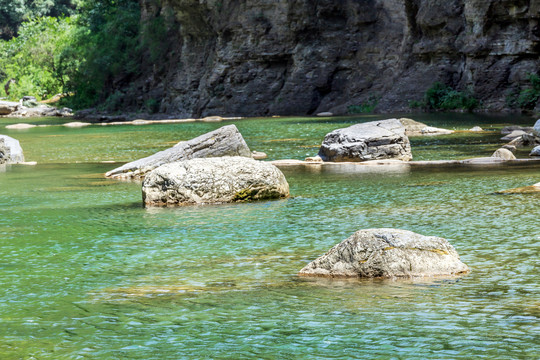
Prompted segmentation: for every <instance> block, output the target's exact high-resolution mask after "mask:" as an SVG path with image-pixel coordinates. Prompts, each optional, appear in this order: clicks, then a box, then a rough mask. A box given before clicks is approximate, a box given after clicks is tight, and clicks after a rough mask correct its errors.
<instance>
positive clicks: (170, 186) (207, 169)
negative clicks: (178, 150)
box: [142, 156, 289, 206]
mask: <svg viewBox="0 0 540 360" xmlns="http://www.w3.org/2000/svg"><path fill="white" fill-rule="evenodd" d="M142 193H143V201H144V203H145V204H146V205H147V206H179V205H195V204H218V203H232V202H244V201H253V200H265V199H279V198H285V197H288V196H289V184H288V183H287V180H286V179H285V176H284V175H283V173H282V172H281V171H280V170H279V169H278V168H277V167H275V166H274V165H272V164H270V163H266V162H261V161H257V160H254V159H250V158H246V157H241V156H235V157H219V158H207V159H192V160H186V161H179V162H174V163H171V164H166V165H163V166H160V167H158V168H157V169H155V170H153V171H151V172H150V173H149V174H147V176H146V178H145V179H144V182H143V185H142Z"/></svg>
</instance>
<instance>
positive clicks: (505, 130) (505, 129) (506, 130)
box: [501, 125, 533, 135]
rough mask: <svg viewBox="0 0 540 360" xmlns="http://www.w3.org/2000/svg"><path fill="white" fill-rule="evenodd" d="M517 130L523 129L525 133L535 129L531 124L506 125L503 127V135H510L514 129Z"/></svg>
mask: <svg viewBox="0 0 540 360" xmlns="http://www.w3.org/2000/svg"><path fill="white" fill-rule="evenodd" d="M516 130H521V131H523V132H525V133H530V132H532V131H533V128H532V127H530V126H519V125H510V126H505V127H503V128H502V129H501V134H502V135H508V134H511V133H512V132H513V131H516Z"/></svg>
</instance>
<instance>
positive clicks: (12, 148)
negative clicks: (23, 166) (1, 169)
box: [0, 135, 24, 164]
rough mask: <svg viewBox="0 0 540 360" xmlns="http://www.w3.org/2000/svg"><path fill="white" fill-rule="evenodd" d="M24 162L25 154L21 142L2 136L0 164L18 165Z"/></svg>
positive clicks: (0, 141)
mask: <svg viewBox="0 0 540 360" xmlns="http://www.w3.org/2000/svg"><path fill="white" fill-rule="evenodd" d="M23 162H24V154H23V149H22V147H21V144H20V143H19V140H16V139H14V138H12V137H9V136H7V135H0V164H18V163H23Z"/></svg>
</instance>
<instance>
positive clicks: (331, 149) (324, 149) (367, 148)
mask: <svg viewBox="0 0 540 360" xmlns="http://www.w3.org/2000/svg"><path fill="white" fill-rule="evenodd" d="M318 155H319V156H320V157H321V159H322V160H323V161H355V162H357V161H367V160H378V159H397V160H404V161H409V160H411V159H412V154H411V145H410V143H409V138H408V137H407V135H405V127H404V126H403V124H402V123H401V122H400V121H399V120H398V119H389V120H380V121H372V122H367V123H363V124H357V125H353V126H350V127H348V128H344V129H338V130H334V131H332V132H331V133H329V134H327V135H326V136H325V138H324V140H323V143H322V145H321V148H320V150H319V154H318Z"/></svg>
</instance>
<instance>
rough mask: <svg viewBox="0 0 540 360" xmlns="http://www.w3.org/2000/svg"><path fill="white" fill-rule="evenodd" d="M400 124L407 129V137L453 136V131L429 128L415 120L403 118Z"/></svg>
mask: <svg viewBox="0 0 540 360" xmlns="http://www.w3.org/2000/svg"><path fill="white" fill-rule="evenodd" d="M399 122H401V124H403V126H404V127H405V135H407V136H436V135H449V134H453V133H454V131H453V130H447V129H441V128H437V127H433V126H428V125H426V124H424V123H421V122H418V121H415V120H413V119H408V118H401V119H399Z"/></svg>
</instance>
